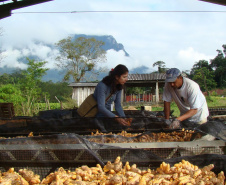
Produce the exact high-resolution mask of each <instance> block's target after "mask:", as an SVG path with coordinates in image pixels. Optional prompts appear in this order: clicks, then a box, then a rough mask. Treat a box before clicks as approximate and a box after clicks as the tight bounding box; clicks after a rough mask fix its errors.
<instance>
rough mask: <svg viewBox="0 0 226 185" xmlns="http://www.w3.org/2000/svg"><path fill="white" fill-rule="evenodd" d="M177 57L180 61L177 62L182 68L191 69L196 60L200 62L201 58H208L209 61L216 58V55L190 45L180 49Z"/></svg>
mask: <svg viewBox="0 0 226 185" xmlns="http://www.w3.org/2000/svg"><path fill="white" fill-rule="evenodd" d="M177 58H178V61H180V62H178V63H177V65H178V66H179V67H180V68H182V69H183V70H186V69H187V70H190V69H191V68H192V66H193V65H194V64H195V62H198V61H199V60H206V61H208V62H209V61H210V59H213V58H214V56H210V55H206V54H204V53H200V52H198V51H195V50H194V48H192V47H189V48H186V49H184V50H180V51H179V52H178V55H177Z"/></svg>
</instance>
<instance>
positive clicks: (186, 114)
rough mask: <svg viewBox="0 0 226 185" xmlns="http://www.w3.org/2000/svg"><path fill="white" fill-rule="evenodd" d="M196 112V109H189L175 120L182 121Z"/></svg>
mask: <svg viewBox="0 0 226 185" xmlns="http://www.w3.org/2000/svg"><path fill="white" fill-rule="evenodd" d="M197 112H198V109H190V110H189V111H187V112H186V113H185V114H183V115H181V116H179V117H178V118H177V120H179V121H184V120H186V119H188V118H190V117H192V116H194V115H195V114H196V113H197Z"/></svg>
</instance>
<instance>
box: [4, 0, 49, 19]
mask: <svg viewBox="0 0 226 185" xmlns="http://www.w3.org/2000/svg"><path fill="white" fill-rule="evenodd" d="M48 1H53V0H23V1H15V2H11V3H6V4H2V5H0V19H3V18H6V17H9V16H11V11H12V10H15V9H19V8H24V7H27V6H32V5H36V4H40V3H45V2H48Z"/></svg>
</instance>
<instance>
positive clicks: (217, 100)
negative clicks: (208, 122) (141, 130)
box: [152, 96, 226, 117]
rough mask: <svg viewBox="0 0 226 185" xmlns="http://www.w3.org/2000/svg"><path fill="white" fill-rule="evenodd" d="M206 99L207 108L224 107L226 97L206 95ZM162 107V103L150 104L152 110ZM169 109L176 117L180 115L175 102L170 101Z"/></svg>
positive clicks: (158, 109) (161, 109)
mask: <svg viewBox="0 0 226 185" xmlns="http://www.w3.org/2000/svg"><path fill="white" fill-rule="evenodd" d="M206 100H207V105H208V107H209V108H218V107H224V108H226V97H220V96H210V97H206ZM163 109H164V107H163V105H156V106H155V105H153V106H152V111H163ZM170 109H171V110H173V111H174V112H173V116H176V117H178V116H179V115H180V111H179V109H178V107H177V105H176V103H175V102H172V103H171V105H170Z"/></svg>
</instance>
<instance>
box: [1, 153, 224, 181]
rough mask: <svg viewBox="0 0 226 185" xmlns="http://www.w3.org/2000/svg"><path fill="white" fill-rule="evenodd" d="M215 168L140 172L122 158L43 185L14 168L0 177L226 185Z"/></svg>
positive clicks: (185, 165) (58, 175)
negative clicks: (213, 170)
mask: <svg viewBox="0 0 226 185" xmlns="http://www.w3.org/2000/svg"><path fill="white" fill-rule="evenodd" d="M213 168H214V165H213V164H210V165H208V166H205V167H203V168H199V167H198V166H195V165H193V164H191V163H190V162H188V161H185V160H182V161H181V162H179V163H176V164H175V165H174V166H170V164H167V163H165V162H162V164H161V165H160V166H159V168H157V169H156V170H151V169H146V170H140V169H139V168H137V166H136V164H133V165H132V166H131V165H130V164H129V162H126V163H125V165H124V166H123V164H122V161H121V158H120V157H117V158H116V160H115V161H114V162H113V163H111V162H110V161H108V163H107V164H106V165H105V166H104V167H103V168H102V167H101V166H100V165H99V164H97V165H96V167H88V166H86V165H83V166H81V167H78V168H76V169H75V170H74V171H70V170H65V169H64V168H62V167H60V168H59V169H58V170H57V171H55V172H53V173H50V174H49V175H48V176H47V177H46V178H44V179H43V180H42V181H41V182H40V180H39V176H38V175H35V174H34V173H32V172H31V171H29V170H25V169H23V170H19V173H20V174H18V173H17V172H15V171H14V169H13V168H10V169H9V171H8V172H4V173H2V174H0V184H7V185H8V184H16V185H29V184H32V185H34V184H36V185H38V184H40V185H73V184H77V185H193V184H197V185H225V176H224V172H223V171H222V172H220V173H219V174H218V175H216V174H215V173H214V172H212V171H211V170H212V169H213Z"/></svg>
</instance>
